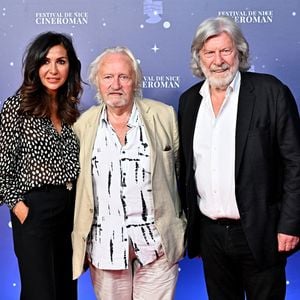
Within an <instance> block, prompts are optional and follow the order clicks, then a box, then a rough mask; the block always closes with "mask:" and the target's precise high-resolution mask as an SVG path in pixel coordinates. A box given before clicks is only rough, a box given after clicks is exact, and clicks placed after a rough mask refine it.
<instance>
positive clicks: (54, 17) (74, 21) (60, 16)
mask: <svg viewBox="0 0 300 300" xmlns="http://www.w3.org/2000/svg"><path fill="white" fill-rule="evenodd" d="M35 23H36V24H37V25H86V24H88V12H86V11H75V12H67V11H66V12H36V13H35Z"/></svg>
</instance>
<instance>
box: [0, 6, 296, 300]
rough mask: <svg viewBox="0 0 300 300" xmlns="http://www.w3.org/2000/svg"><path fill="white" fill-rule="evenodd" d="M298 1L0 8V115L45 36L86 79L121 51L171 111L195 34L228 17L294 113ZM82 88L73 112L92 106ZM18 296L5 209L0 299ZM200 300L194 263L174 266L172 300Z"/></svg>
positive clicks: (148, 93)
mask: <svg viewBox="0 0 300 300" xmlns="http://www.w3.org/2000/svg"><path fill="white" fill-rule="evenodd" d="M299 8H300V1H299V0H285V1H282V0H281V1H280V0H273V1H269V0H244V1H240V0H223V1H219V0H201V1H200V0H186V1H183V0H161V1H152V0H139V1H137V0H126V1H120V0H60V1H56V2H53V1H48V0H1V4H0V10H1V12H0V45H1V47H0V66H1V71H0V87H1V88H0V107H1V106H2V104H3V101H4V100H5V99H6V98H7V97H8V96H10V95H12V94H13V93H14V92H15V91H16V89H17V88H18V87H19V85H20V84H21V79H22V73H21V60H22V55H23V52H24V50H25V47H26V46H27V44H28V43H29V42H30V41H31V39H32V38H33V37H34V36H36V34H38V33H40V32H44V31H48V30H53V31H59V32H66V33H69V34H71V35H72V36H73V39H74V44H75V47H76V49H77V53H78V56H79V58H80V60H81V62H82V77H83V78H84V79H86V74H87V68H88V65H89V64H90V62H91V61H92V60H93V59H94V58H95V57H96V56H97V55H98V54H99V52H100V51H102V50H103V49H104V48H106V47H109V46H114V45H125V46H128V47H129V48H130V49H131V50H132V51H133V52H134V54H135V56H136V57H137V58H138V59H139V61H140V64H141V67H142V69H143V74H144V82H143V87H144V96H145V97H149V98H154V99H157V100H161V101H163V102H165V103H168V104H171V105H173V106H174V107H175V108H177V104H178V98H179V95H180V94H181V93H182V92H183V91H184V90H185V89H187V88H188V87H189V86H191V85H192V84H194V83H195V82H197V81H198V79H197V78H194V77H193V76H192V74H191V72H190V69H189V62H190V45H191V40H192V38H193V35H194V32H195V30H196V27H197V26H198V24H199V23H200V22H202V21H203V20H204V19H206V18H208V17H212V16H217V15H228V16H232V17H233V18H234V19H235V21H236V22H238V23H239V24H240V26H241V27H242V29H243V31H244V33H245V35H246V37H247V39H248V42H249V44H250V51H251V59H252V67H251V69H252V70H253V71H256V72H260V73H271V74H273V75H275V76H277V77H278V78H279V79H281V80H282V81H283V82H284V83H286V84H287V85H288V86H289V87H290V88H291V90H292V92H293V94H294V96H295V98H296V100H297V103H298V107H300V82H299V75H300V74H299V70H300V60H299V59H298V58H299V55H300V26H299V24H300V9H299ZM94 94H95V92H94V91H93V90H92V89H91V88H90V87H89V86H86V87H85V91H84V94H83V98H82V102H81V108H82V110H85V109H86V108H88V107H89V106H91V105H92V104H94V103H96V100H95V98H94ZM299 270H300V253H297V254H295V255H294V256H292V257H291V258H290V259H289V261H288V266H287V299H288V300H296V299H300V271H299ZM19 290H20V283H19V275H18V269H17V263H16V259H15V256H14V252H13V246H12V238H11V226H10V219H9V213H8V209H7V208H6V207H1V208H0V299H1V300H2V299H3V300H16V299H18V295H19ZM79 299H80V300H90V299H91V300H92V299H95V297H94V295H93V291H92V288H91V284H90V279H89V274H88V273H86V274H84V275H83V276H82V277H81V278H80V280H79ZM181 299H207V296H206V292H205V285H204V279H203V273H202V267H201V260H200V259H194V260H189V259H184V260H182V261H181V262H180V276H179V282H178V286H177V291H176V300H181Z"/></svg>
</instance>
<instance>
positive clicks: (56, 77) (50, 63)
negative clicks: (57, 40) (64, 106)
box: [39, 45, 70, 96]
mask: <svg viewBox="0 0 300 300" xmlns="http://www.w3.org/2000/svg"><path fill="white" fill-rule="evenodd" d="M69 67H70V65H69V59H68V55H67V50H66V49H65V48H64V47H63V46H62V45H56V46H53V47H52V48H50V50H49V51H48V53H47V55H46V57H45V61H44V63H43V64H42V65H41V67H40V69H39V77H40V80H41V82H42V84H43V86H44V87H45V88H46V90H47V92H48V93H49V94H50V95H53V96H56V94H57V91H58V89H59V88H60V87H61V86H62V85H63V84H64V83H65V82H66V80H67V78H68V75H69Z"/></svg>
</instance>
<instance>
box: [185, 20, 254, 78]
mask: <svg viewBox="0 0 300 300" xmlns="http://www.w3.org/2000/svg"><path fill="white" fill-rule="evenodd" d="M223 32H226V33H228V34H229V36H230V37H231V38H232V41H233V43H234V45H235V47H236V48H237V50H238V55H239V70H240V71H247V70H249V68H250V63H249V45H248V42H247V40H246V38H245V37H244V35H243V33H242V31H241V29H240V28H239V26H238V25H237V24H236V23H235V22H234V20H233V19H232V18H229V17H223V16H222V17H217V18H211V19H207V20H205V21H204V22H202V23H201V24H200V25H199V27H198V28H197V31H196V34H195V36H194V39H193V42H192V46H191V53H192V58H191V65H190V66H191V69H192V72H193V74H194V75H195V76H197V77H204V74H203V71H202V69H201V66H200V63H199V51H200V50H201V49H202V47H203V46H204V44H205V42H206V41H207V39H209V38H210V37H213V36H217V35H219V34H221V33H223Z"/></svg>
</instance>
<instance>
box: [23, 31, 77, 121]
mask: <svg viewBox="0 0 300 300" xmlns="http://www.w3.org/2000/svg"><path fill="white" fill-rule="evenodd" d="M57 45H61V46H63V47H64V48H65V49H66V51H67V56H68V60H69V74H68V78H67V80H66V82H65V83H64V84H63V86H61V87H60V88H59V90H58V92H57V104H58V115H59V117H60V118H61V119H62V120H63V121H64V122H65V123H67V124H70V125H71V124H73V123H74V122H75V121H76V119H77V118H78V116H79V110H78V103H79V98H80V97H81V94H82V79H81V75H80V71H81V63H80V61H79V59H78V58H77V55H76V52H75V49H74V47H73V43H72V38H71V37H70V36H69V35H67V34H62V33H56V32H51V31H50V32H46V33H41V34H40V35H38V36H37V37H36V38H35V39H34V40H33V41H32V42H31V43H30V44H29V45H28V47H27V49H26V51H25V53H24V56H23V83H22V85H21V87H20V88H19V89H18V91H17V92H18V93H20V94H21V96H22V101H21V105H20V109H19V113H20V114H24V115H32V116H36V117H50V95H49V94H48V93H47V91H46V89H45V88H44V86H43V84H42V83H41V80H40V77H39V69H40V67H41V66H42V65H43V64H44V61H45V58H46V56H47V54H48V52H49V50H50V48H52V47H54V46H57Z"/></svg>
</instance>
